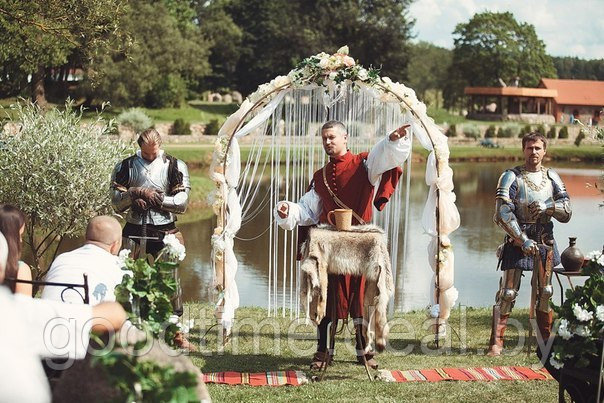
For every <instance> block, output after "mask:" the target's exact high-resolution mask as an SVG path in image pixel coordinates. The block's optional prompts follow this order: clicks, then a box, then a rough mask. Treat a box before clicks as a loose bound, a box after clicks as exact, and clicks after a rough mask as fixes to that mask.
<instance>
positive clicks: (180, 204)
mask: <svg viewBox="0 0 604 403" xmlns="http://www.w3.org/2000/svg"><path fill="white" fill-rule="evenodd" d="M176 166H177V168H178V170H179V171H180V173H182V183H181V184H179V185H178V187H177V188H176V189H170V193H171V194H172V195H170V196H169V195H165V196H164V201H163V203H162V206H161V208H162V210H165V211H170V212H172V213H176V214H182V213H184V212H185V211H186V210H187V205H188V204H189V192H190V191H191V181H190V178H189V170H188V168H187V165H186V164H185V163H184V162H182V161H181V160H177V161H176Z"/></svg>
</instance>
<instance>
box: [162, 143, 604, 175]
mask: <svg viewBox="0 0 604 403" xmlns="http://www.w3.org/2000/svg"><path fill="white" fill-rule="evenodd" d="M164 148H165V149H166V151H167V152H168V153H170V154H172V155H173V156H175V157H176V158H180V159H182V160H183V161H185V162H186V163H187V164H188V165H189V167H190V168H193V169H196V168H198V169H199V168H204V167H209V166H210V164H211V162H212V152H213V150H214V146H213V144H186V145H185V144H179V145H171V144H168V145H166V146H165V147H164ZM250 150H251V147H250V146H247V145H245V144H243V145H241V160H242V161H246V160H247V157H248V155H249V152H250ZM449 150H450V152H451V154H450V157H449V162H465V161H486V162H494V161H521V160H522V159H523V156H522V152H521V150H520V143H519V142H518V144H516V143H513V144H505V145H503V146H502V147H499V148H486V147H481V146H478V145H469V144H458V145H451V146H449ZM428 154H429V153H428V151H427V150H425V149H423V148H421V146H419V144H417V145H416V146H414V149H413V154H412V158H413V160H414V161H425V160H426V158H427V157H428ZM603 157H604V149H603V148H602V146H600V145H591V144H590V145H582V146H580V147H577V146H574V145H566V144H564V145H558V144H553V145H550V146H549V147H548V148H547V155H546V157H545V160H546V161H548V160H554V161H582V162H588V163H602V161H603ZM261 158H262V157H261Z"/></svg>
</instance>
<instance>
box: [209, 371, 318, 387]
mask: <svg viewBox="0 0 604 403" xmlns="http://www.w3.org/2000/svg"><path fill="white" fill-rule="evenodd" d="M203 381H204V382H205V383H221V384H226V385H250V386H285V385H292V386H299V385H302V384H305V383H308V378H306V375H305V374H304V372H302V371H272V372H256V373H249V372H232V371H229V372H213V373H209V374H203Z"/></svg>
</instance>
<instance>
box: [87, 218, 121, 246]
mask: <svg viewBox="0 0 604 403" xmlns="http://www.w3.org/2000/svg"><path fill="white" fill-rule="evenodd" d="M121 237H122V228H121V225H120V223H119V221H118V220H116V219H115V218H113V217H111V216H108V215H100V216H96V217H92V218H91V219H90V221H88V226H87V227H86V240H87V241H95V242H100V243H102V244H105V245H111V244H112V243H114V242H116V241H118V240H119V239H120V238H121Z"/></svg>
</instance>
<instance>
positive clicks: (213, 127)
mask: <svg viewBox="0 0 604 403" xmlns="http://www.w3.org/2000/svg"><path fill="white" fill-rule="evenodd" d="M218 130H220V123H218V120H217V119H212V120H210V123H208V124H207V125H206V129H205V130H204V132H203V134H205V135H208V136H215V135H217V134H218Z"/></svg>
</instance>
